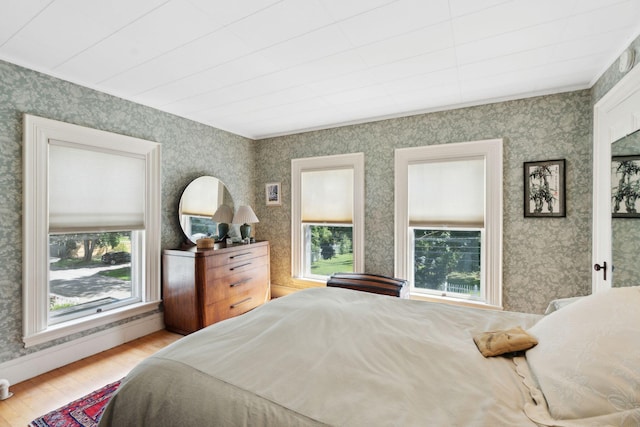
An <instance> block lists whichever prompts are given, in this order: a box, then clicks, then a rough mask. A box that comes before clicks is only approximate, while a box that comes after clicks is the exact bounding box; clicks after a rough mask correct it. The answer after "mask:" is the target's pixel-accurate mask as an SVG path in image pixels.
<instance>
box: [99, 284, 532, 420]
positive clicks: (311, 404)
mask: <svg viewBox="0 0 640 427" xmlns="http://www.w3.org/2000/svg"><path fill="white" fill-rule="evenodd" d="M540 318H541V316H538V315H533V314H521V313H511V312H499V311H492V310H481V309H471V308H461V307H454V306H449V305H444V304H435V303H426V302H421V301H411V300H404V299H399V298H393V297H388V296H380V295H374V294H368V293H363V292H358V291H351V290H346V289H339V288H316V289H308V290H304V291H300V292H297V293H295V294H292V295H289V296H287V297H283V298H279V299H276V300H273V301H271V302H269V303H267V304H265V305H264V306H261V307H259V308H257V309H255V310H253V311H252V312H250V313H247V314H245V315H243V316H240V317H237V318H233V319H229V320H227V321H224V322H221V323H218V324H216V325H213V326H211V327H208V328H206V329H203V330H201V331H199V332H196V333H194V334H192V335H189V336H187V337H185V338H183V339H181V340H179V341H178V342H176V343H174V344H173V345H171V346H169V347H167V348H166V349H163V350H161V351H160V352H158V353H157V354H155V355H154V356H152V357H150V358H149V359H147V360H146V361H144V362H143V363H142V364H140V365H139V366H138V367H137V368H135V369H134V370H133V371H132V372H131V373H130V374H129V375H128V376H127V377H126V379H125V380H124V381H123V384H122V386H121V387H120V389H119V390H118V393H117V394H116V395H115V397H114V398H113V399H112V401H111V402H110V404H109V405H108V407H107V409H106V411H105V414H104V416H103V418H102V420H101V422H100V425H101V426H102V427H106V426H114V427H126V426H143V425H153V426H177V425H189V426H196V425H203V426H204V425H216V426H223V425H234V426H235V425H247V426H261V425H263V426H267V425H268V426H289V425H295V426H315V425H332V426H464V427H473V426H478V427H480V426H520V427H526V426H536V425H537V424H535V423H534V422H532V421H531V420H530V419H529V418H528V417H527V415H526V414H525V413H524V411H523V408H524V407H525V405H526V404H530V405H531V404H533V403H534V402H533V400H532V398H531V396H530V393H529V390H528V388H527V387H526V386H525V385H524V383H523V379H522V377H521V376H520V375H519V374H518V373H517V372H516V369H515V364H514V363H513V360H511V359H510V358H504V357H495V358H484V357H483V356H482V355H481V354H480V352H479V351H478V350H477V348H476V347H475V344H474V342H473V339H472V336H473V335H474V334H476V333H478V332H482V331H489V330H496V329H506V328H510V327H513V326H518V325H519V326H522V327H523V328H525V329H527V328H529V327H531V326H532V325H533V324H535V323H536V322H537V321H538V320H539V319H540Z"/></svg>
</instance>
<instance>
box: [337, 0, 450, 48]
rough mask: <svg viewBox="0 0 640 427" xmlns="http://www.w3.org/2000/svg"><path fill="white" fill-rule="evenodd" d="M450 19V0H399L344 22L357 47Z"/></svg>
mask: <svg viewBox="0 0 640 427" xmlns="http://www.w3.org/2000/svg"><path fill="white" fill-rule="evenodd" d="M448 19H449V5H448V1H447V0H430V1H424V0H397V1H394V2H392V3H389V4H388V5H386V6H383V7H379V8H376V9H373V10H371V11H369V12H366V13H362V14H360V15H357V16H354V17H352V18H349V19H346V20H344V21H342V22H340V28H342V30H343V31H344V33H345V34H346V35H347V37H349V39H350V40H351V42H352V43H353V44H354V45H356V46H363V45H366V44H369V43H373V42H377V41H380V40H384V39H387V38H390V37H395V36H398V35H400V34H404V33H406V32H410V31H415V30H417V29H419V28H424V27H428V26H430V25H434V24H438V23H441V22H444V21H447V20H448Z"/></svg>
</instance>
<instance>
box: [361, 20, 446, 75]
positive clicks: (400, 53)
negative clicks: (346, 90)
mask: <svg viewBox="0 0 640 427" xmlns="http://www.w3.org/2000/svg"><path fill="white" fill-rule="evenodd" d="M453 45H454V43H453V33H452V31H451V24H450V23H449V22H443V23H441V24H436V25H433V26H430V27H425V28H420V29H418V30H415V31H411V32H409V33H404V34H401V35H399V36H394V37H391V38H388V39H384V40H381V41H378V42H375V43H370V44H368V45H365V46H362V47H359V48H357V49H356V52H358V54H359V55H360V56H361V57H362V59H363V60H364V61H365V62H366V63H367V64H368V65H371V66H376V65H382V64H388V63H390V62H394V61H400V60H403V59H407V58H411V57H414V56H418V55H422V54H425V53H429V52H434V51H437V50H442V49H448V48H452V47H453Z"/></svg>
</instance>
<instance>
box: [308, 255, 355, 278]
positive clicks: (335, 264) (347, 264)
mask: <svg viewBox="0 0 640 427" xmlns="http://www.w3.org/2000/svg"><path fill="white" fill-rule="evenodd" d="M350 271H353V254H352V253H351V254H342V255H336V256H334V257H333V258H331V259H320V260H319V261H316V262H314V263H313V264H311V274H317V275H319V276H331V275H332V274H333V273H341V272H350Z"/></svg>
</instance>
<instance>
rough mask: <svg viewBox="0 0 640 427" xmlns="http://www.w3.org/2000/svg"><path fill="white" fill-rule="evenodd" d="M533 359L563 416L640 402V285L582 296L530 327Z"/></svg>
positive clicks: (552, 408)
mask: <svg viewBox="0 0 640 427" xmlns="http://www.w3.org/2000/svg"><path fill="white" fill-rule="evenodd" d="M528 332H529V333H530V334H531V335H533V336H535V337H536V338H537V339H538V345H537V346H536V347H533V348H532V349H530V350H528V351H527V353H526V358H527V362H528V364H529V367H530V369H531V371H532V372H533V375H534V376H535V378H536V380H537V381H538V384H539V386H540V389H541V391H542V393H543V394H544V397H545V399H546V401H547V404H548V406H549V412H550V414H551V415H552V416H553V417H554V418H555V419H558V420H571V419H580V418H589V417H596V416H601V415H606V414H612V413H614V412H622V411H626V410H631V409H634V408H635V409H636V410H637V408H638V407H639V406H640V405H639V403H638V402H640V287H628V288H614V289H610V290H607V291H602V292H598V293H597V294H594V295H591V296H588V297H585V298H582V299H580V300H578V301H576V302H574V303H572V304H570V305H568V306H566V307H564V308H563V309H562V310H558V311H555V312H553V313H551V314H549V315H548V316H546V317H544V318H542V319H541V320H540V321H539V322H538V323H536V324H535V325H534V326H533V327H532V328H530V329H529V331H528Z"/></svg>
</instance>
